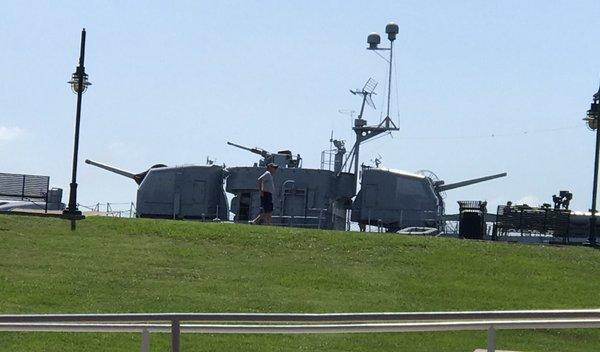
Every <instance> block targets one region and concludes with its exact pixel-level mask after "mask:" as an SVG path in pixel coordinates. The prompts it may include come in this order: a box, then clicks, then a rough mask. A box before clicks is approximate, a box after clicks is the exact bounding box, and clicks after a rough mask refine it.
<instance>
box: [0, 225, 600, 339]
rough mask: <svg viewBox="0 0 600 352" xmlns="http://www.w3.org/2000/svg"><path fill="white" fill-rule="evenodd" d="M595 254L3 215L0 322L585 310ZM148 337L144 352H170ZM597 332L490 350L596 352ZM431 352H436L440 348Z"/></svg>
mask: <svg viewBox="0 0 600 352" xmlns="http://www.w3.org/2000/svg"><path fill="white" fill-rule="evenodd" d="M599 263H600V252H599V251H597V250H593V249H590V248H583V247H562V246H542V245H518V244H507V243H492V242H479V241H465V240H458V239H448V238H432V237H407V236H400V235H389V234H372V233H369V234H364V233H362V234H361V233H348V232H336V231H318V230H302V229H293V228H275V227H262V226H248V225H234V224H211V223H198V222H187V221H168V220H147V219H114V218H88V219H86V220H84V221H81V222H79V223H78V229H77V231H75V232H71V231H70V230H69V225H68V223H67V222H65V221H62V220H59V219H47V218H37V217H24V216H5V215H4V216H0V313H4V314H5V313H124V312H375V311H446V310H499V309H543V308H595V307H597V306H598V297H599V293H600V283H599V280H598V277H599V275H600V266H599ZM485 336H486V335H485V332H448V333H446V332H439V333H438V332H434V333H402V334H393V333H385V334H352V335H295V336H293V335H290V336H283V335H282V336H273V335H271V336H268V335H202V336H201V335H197V334H194V335H183V336H182V350H183V351H299V350H302V351H315V350H320V351H472V350H473V349H474V348H476V347H484V346H485ZM139 341H140V336H139V335H137V334H90V333H80V334H58V333H0V351H135V350H139ZM168 342H169V337H168V335H160V334H153V335H152V339H151V345H152V351H166V350H168ZM599 345H600V331H598V330H540V331H500V332H499V333H498V348H503V349H513V350H523V351H597V350H598V346H599ZM440 346H443V347H442V348H440Z"/></svg>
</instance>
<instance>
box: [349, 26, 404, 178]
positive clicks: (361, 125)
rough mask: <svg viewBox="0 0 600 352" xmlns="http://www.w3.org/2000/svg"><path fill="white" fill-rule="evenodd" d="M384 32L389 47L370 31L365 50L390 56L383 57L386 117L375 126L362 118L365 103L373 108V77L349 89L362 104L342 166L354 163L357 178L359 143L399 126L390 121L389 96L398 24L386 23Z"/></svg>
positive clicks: (374, 84) (375, 83)
mask: <svg viewBox="0 0 600 352" xmlns="http://www.w3.org/2000/svg"><path fill="white" fill-rule="evenodd" d="M385 32H386V33H387V35H388V40H389V41H390V47H389V48H380V47H379V46H378V45H379V44H380V43H381V36H380V35H379V34H378V33H371V34H369V36H368V37H367V44H369V47H368V48H367V50H384V51H389V53H390V56H389V60H388V59H385V60H386V61H387V62H388V64H389V69H388V87H387V88H388V89H387V93H388V94H387V112H386V117H385V118H384V119H383V120H382V121H381V122H380V123H379V125H376V126H368V125H367V120H365V119H364V118H363V113H364V109H365V104H368V105H370V106H371V107H373V108H375V105H374V104H373V100H372V98H371V96H372V95H373V94H375V93H374V90H375V87H376V86H377V82H375V81H374V80H373V79H371V78H369V80H368V81H367V83H365V85H364V87H363V88H362V89H361V90H360V91H359V90H350V92H351V93H352V94H354V95H361V96H362V104H361V107H360V113H359V114H358V118H356V119H355V120H354V127H352V130H354V133H355V134H356V141H355V142H354V146H353V147H352V149H351V150H350V153H349V154H348V157H347V158H346V161H345V162H344V166H343V167H345V166H346V164H347V163H348V161H349V160H351V162H350V164H349V165H348V169H349V170H348V171H350V169H351V167H352V164H354V175H355V177H356V178H357V179H358V161H359V154H360V145H361V143H363V142H365V141H367V140H369V139H371V138H373V137H375V136H377V135H380V134H382V133H384V132H388V131H398V130H399V128H398V127H397V126H396V124H394V122H393V121H392V119H390V97H391V91H392V69H393V68H392V62H393V61H392V59H393V53H394V50H393V49H394V40H396V35H397V34H398V25H397V24H395V23H394V22H390V23H388V25H387V26H386V27H385Z"/></svg>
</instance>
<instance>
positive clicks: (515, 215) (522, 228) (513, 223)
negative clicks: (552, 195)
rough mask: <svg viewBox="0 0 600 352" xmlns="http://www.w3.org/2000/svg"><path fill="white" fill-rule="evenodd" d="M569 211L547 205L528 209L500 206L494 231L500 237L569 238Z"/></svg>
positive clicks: (526, 206)
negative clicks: (539, 235)
mask: <svg viewBox="0 0 600 352" xmlns="http://www.w3.org/2000/svg"><path fill="white" fill-rule="evenodd" d="M570 216H571V211H570V210H568V209H557V208H554V209H553V208H551V207H550V206H549V205H547V206H542V207H530V206H528V205H527V204H523V205H512V204H507V205H500V206H498V213H497V215H496V230H497V232H498V234H500V235H506V234H507V233H511V232H515V233H520V234H521V235H523V234H524V233H529V234H531V233H539V234H548V235H552V236H555V237H568V236H569V223H570Z"/></svg>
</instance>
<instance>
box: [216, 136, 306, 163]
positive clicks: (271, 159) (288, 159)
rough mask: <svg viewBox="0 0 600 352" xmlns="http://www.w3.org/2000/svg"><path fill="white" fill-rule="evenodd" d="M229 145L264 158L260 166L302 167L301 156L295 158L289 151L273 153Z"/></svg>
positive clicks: (233, 144) (229, 143)
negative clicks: (272, 164) (271, 164)
mask: <svg viewBox="0 0 600 352" xmlns="http://www.w3.org/2000/svg"><path fill="white" fill-rule="evenodd" d="M227 144H228V145H231V146H234V147H237V148H240V149H244V150H247V151H249V152H251V153H254V154H257V155H260V156H261V157H262V160H260V161H259V163H258V164H259V165H260V166H266V165H267V164H269V163H274V164H277V165H279V166H283V167H290V168H294V167H300V162H301V160H302V158H301V157H300V154H298V155H296V156H294V155H292V152H291V151H289V150H280V151H278V152H277V153H271V152H268V151H266V150H264V149H261V148H248V147H244V146H243V145H239V144H235V143H231V142H227Z"/></svg>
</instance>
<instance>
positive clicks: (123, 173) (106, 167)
mask: <svg viewBox="0 0 600 352" xmlns="http://www.w3.org/2000/svg"><path fill="white" fill-rule="evenodd" d="M85 163H86V164H90V165H94V166H97V167H99V168H101V169H104V170H108V171H110V172H114V173H115V174H119V175H121V176H125V177H128V178H131V179H133V180H136V178H135V176H136V175H135V174H134V173H132V172H129V171H125V170H121V169H118V168H116V167H113V166H110V165H106V164H102V163H99V162H96V161H93V160H90V159H86V160H85ZM136 182H137V180H136Z"/></svg>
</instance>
